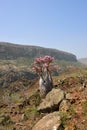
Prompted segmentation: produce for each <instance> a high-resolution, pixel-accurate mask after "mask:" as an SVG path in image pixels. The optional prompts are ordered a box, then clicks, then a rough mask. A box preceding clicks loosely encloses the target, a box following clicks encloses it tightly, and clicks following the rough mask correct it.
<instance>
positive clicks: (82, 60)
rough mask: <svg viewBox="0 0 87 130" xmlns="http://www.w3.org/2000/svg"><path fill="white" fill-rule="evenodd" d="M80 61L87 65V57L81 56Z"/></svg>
mask: <svg viewBox="0 0 87 130" xmlns="http://www.w3.org/2000/svg"><path fill="white" fill-rule="evenodd" d="M79 62H80V63H83V64H85V65H87V58H81V59H79Z"/></svg>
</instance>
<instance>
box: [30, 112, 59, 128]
mask: <svg viewBox="0 0 87 130" xmlns="http://www.w3.org/2000/svg"><path fill="white" fill-rule="evenodd" d="M60 126H61V117H60V115H59V112H53V113H50V114H48V115H46V116H44V117H43V118H42V119H41V120H40V121H39V122H38V123H37V124H36V125H35V126H34V127H33V129H32V130H58V129H59V127H60Z"/></svg>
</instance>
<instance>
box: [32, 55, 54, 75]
mask: <svg viewBox="0 0 87 130" xmlns="http://www.w3.org/2000/svg"><path fill="white" fill-rule="evenodd" d="M53 60H54V58H53V57H51V56H48V55H47V56H44V57H39V58H36V59H35V60H34V63H33V65H32V68H33V69H34V70H35V71H36V73H38V74H40V73H44V72H46V71H50V68H52V67H51V66H52V65H51V64H52V62H53Z"/></svg>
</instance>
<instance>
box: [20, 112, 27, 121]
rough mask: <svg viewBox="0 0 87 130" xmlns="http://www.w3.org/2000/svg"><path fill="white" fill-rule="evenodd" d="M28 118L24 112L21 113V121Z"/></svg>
mask: <svg viewBox="0 0 87 130" xmlns="http://www.w3.org/2000/svg"><path fill="white" fill-rule="evenodd" d="M27 119H28V118H27V116H26V114H24V113H23V114H22V116H21V121H25V120H27Z"/></svg>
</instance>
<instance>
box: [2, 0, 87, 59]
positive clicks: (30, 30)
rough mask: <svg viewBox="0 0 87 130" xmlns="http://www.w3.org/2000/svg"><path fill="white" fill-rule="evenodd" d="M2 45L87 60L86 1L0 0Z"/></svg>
mask: <svg viewBox="0 0 87 130" xmlns="http://www.w3.org/2000/svg"><path fill="white" fill-rule="evenodd" d="M0 41H5V42H12V43H16V44H26V45H37V46H42V47H47V48H55V49H59V50H62V51H67V52H71V53H73V54H75V55H76V56H77V58H81V57H87V0H0Z"/></svg>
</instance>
